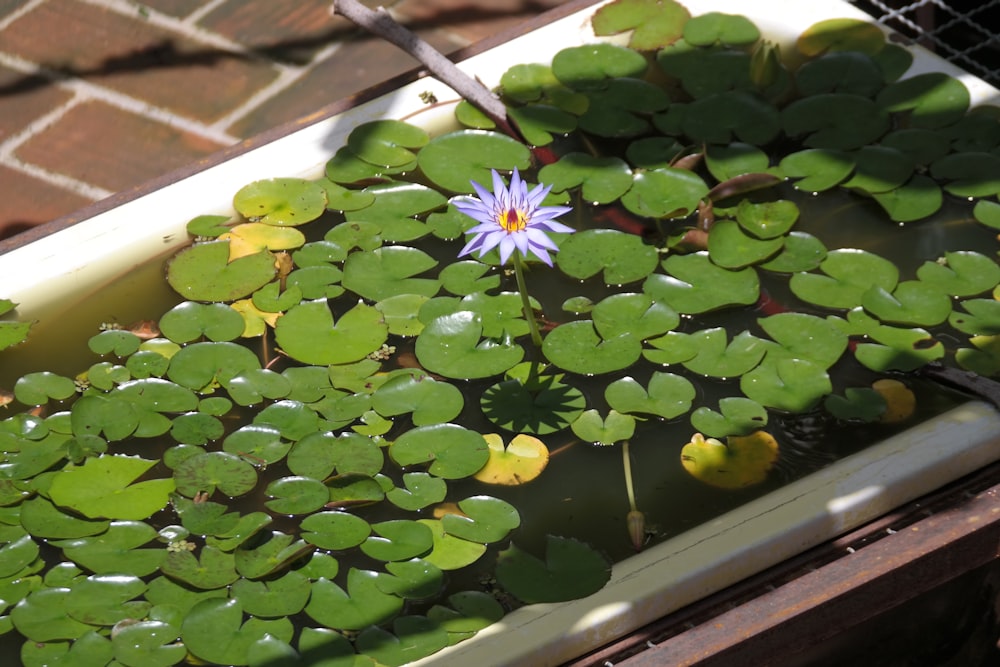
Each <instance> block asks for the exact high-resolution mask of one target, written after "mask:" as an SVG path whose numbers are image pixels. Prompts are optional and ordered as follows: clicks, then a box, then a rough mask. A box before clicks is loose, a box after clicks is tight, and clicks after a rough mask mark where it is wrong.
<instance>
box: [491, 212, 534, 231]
mask: <svg viewBox="0 0 1000 667" xmlns="http://www.w3.org/2000/svg"><path fill="white" fill-rule="evenodd" d="M497 218H498V219H497V223H498V224H499V225H500V226H501V227H503V228H504V229H506V230H507V233H508V234H511V233H513V232H520V231H522V230H524V228H525V227H527V226H528V218H527V216H525V214H524V211H521V210H519V209H516V208H511V209H507V211H504V212H502V213H500V215H499V216H497Z"/></svg>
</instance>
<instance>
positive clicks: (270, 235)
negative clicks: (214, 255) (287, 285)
mask: <svg viewBox="0 0 1000 667" xmlns="http://www.w3.org/2000/svg"><path fill="white" fill-rule="evenodd" d="M219 240H224V241H229V261H230V262H231V261H233V260H235V259H239V258H240V257H246V256H247V255H253V254H255V253H258V252H260V251H261V250H290V249H292V248H298V247H300V246H302V245H303V244H305V242H306V237H305V235H304V234H303V233H302V232H300V231H299V230H297V229H295V228H293V227H275V226H274V225H265V224H264V223H262V222H248V223H246V224H242V225H236V226H235V227H233V229H232V231H230V232H227V233H225V234H222V235H221V236H219Z"/></svg>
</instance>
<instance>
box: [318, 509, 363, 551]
mask: <svg viewBox="0 0 1000 667" xmlns="http://www.w3.org/2000/svg"><path fill="white" fill-rule="evenodd" d="M300 525H301V528H302V538H303V539H305V540H306V541H307V542H309V543H310V544H315V545H316V546H317V547H319V548H320V549H330V550H332V551H340V550H343V549H350V548H351V547H356V546H358V545H359V544H361V543H362V542H364V541H365V540H366V539H367V538H368V536H369V535H370V534H371V526H370V525H369V524H368V522H367V521H365V520H364V519H361V518H360V517H357V516H354V515H353V514H348V513H346V512H319V513H316V514H311V515H309V516H307V517H306V518H305V519H303V520H302V523H301V524H300Z"/></svg>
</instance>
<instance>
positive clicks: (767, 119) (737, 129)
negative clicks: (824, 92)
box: [654, 90, 782, 146]
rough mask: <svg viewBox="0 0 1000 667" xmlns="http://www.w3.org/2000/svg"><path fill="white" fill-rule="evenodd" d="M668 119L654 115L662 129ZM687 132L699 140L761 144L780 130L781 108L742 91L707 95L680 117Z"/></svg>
mask: <svg viewBox="0 0 1000 667" xmlns="http://www.w3.org/2000/svg"><path fill="white" fill-rule="evenodd" d="M665 120H667V119H663V118H659V117H658V118H654V123H656V124H657V126H658V127H661V129H662V123H663V122H664V121H665ZM681 126H682V128H683V130H684V133H685V134H687V135H688V136H690V137H691V138H692V139H694V140H696V141H701V142H705V143H711V144H729V143H732V142H733V141H741V142H744V143H748V144H752V145H755V146H760V145H764V144H767V143H769V142H771V141H772V140H773V139H775V138H776V137H777V136H778V134H779V133H780V132H781V126H782V124H781V115H780V114H779V113H778V110H777V109H775V107H774V106H772V105H771V104H769V103H768V102H766V101H764V100H762V99H761V98H760V97H759V96H757V95H753V94H750V93H747V92H743V91H740V90H726V91H724V92H713V93H712V94H708V95H704V96H702V97H700V98H699V99H697V100H695V101H694V102H692V103H691V104H690V105H688V107H687V109H686V110H685V111H684V115H683V118H682V119H681Z"/></svg>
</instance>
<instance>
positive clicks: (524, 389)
mask: <svg viewBox="0 0 1000 667" xmlns="http://www.w3.org/2000/svg"><path fill="white" fill-rule="evenodd" d="M562 377H563V376H562V375H561V374H556V375H552V374H541V375H539V376H538V377H536V378H534V379H532V378H520V377H508V378H507V379H505V380H503V381H501V382H498V383H497V384H494V385H493V386H491V387H489V388H487V389H486V391H484V392H483V397H482V399H481V406H482V409H483V413H484V414H485V415H486V418H487V419H489V420H490V421H491V422H493V423H494V424H496V425H497V426H499V427H500V428H504V429H507V430H509V431H514V432H516V433H531V434H534V435H545V434H548V433H555V432H557V431H561V430H563V429H565V428H566V427H568V426H569V425H570V424H571V423H572V422H573V420H574V419H576V418H577V416H578V415H579V414H580V413H581V412H582V411H583V409H584V407H585V406H586V403H587V401H586V399H585V398H584V396H583V393H581V392H580V390H579V389H577V388H576V387H573V386H570V385H568V384H566V383H565V382H563V381H562ZM484 437H485V436H484Z"/></svg>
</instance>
